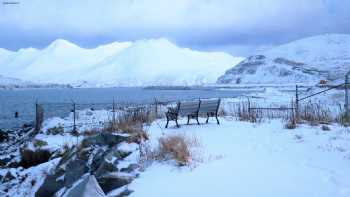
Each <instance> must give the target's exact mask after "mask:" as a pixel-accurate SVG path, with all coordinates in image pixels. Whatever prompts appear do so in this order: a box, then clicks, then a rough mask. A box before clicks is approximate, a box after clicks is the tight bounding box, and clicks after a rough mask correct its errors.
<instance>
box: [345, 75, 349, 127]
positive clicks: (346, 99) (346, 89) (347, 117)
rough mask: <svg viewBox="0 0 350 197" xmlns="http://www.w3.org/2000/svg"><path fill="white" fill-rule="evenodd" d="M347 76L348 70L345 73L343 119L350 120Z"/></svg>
mask: <svg viewBox="0 0 350 197" xmlns="http://www.w3.org/2000/svg"><path fill="white" fill-rule="evenodd" d="M349 76H350V71H349V72H348V73H347V74H346V75H345V88H344V89H345V106H344V107H345V120H346V122H349V121H350V109H349Z"/></svg>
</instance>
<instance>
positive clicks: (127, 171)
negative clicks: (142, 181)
mask: <svg viewBox="0 0 350 197" xmlns="http://www.w3.org/2000/svg"><path fill="white" fill-rule="evenodd" d="M139 167H140V166H139V165H138V164H130V165H129V166H128V167H127V168H122V169H121V170H120V171H121V172H126V173H131V172H133V171H135V170H136V169H138V168H139Z"/></svg>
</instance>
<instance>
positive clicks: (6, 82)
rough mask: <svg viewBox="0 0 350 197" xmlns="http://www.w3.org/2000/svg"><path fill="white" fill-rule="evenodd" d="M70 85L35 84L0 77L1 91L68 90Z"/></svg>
mask: <svg viewBox="0 0 350 197" xmlns="http://www.w3.org/2000/svg"><path fill="white" fill-rule="evenodd" d="M68 87H70V86H69V85H65V84H53V83H35V82H31V81H24V80H21V79H18V78H13V77H5V76H2V75H0V89H13V88H68Z"/></svg>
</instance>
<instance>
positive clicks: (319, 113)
mask: <svg viewBox="0 0 350 197" xmlns="http://www.w3.org/2000/svg"><path fill="white" fill-rule="evenodd" d="M299 117H300V119H301V120H304V121H306V122H309V123H310V124H311V125H314V126H317V125H318V124H319V123H330V122H333V121H334V118H333V117H332V113H331V110H330V109H329V108H327V107H324V106H323V105H322V104H320V103H311V102H308V103H306V104H304V105H302V106H300V109H299Z"/></svg>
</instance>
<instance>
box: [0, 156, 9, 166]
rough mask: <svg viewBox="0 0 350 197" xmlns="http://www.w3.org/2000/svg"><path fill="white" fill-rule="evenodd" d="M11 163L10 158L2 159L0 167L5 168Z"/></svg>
mask: <svg viewBox="0 0 350 197" xmlns="http://www.w3.org/2000/svg"><path fill="white" fill-rule="evenodd" d="M10 161H11V157H4V158H2V159H0V167H3V166H6V165H7V164H8V163H9V162H10Z"/></svg>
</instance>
